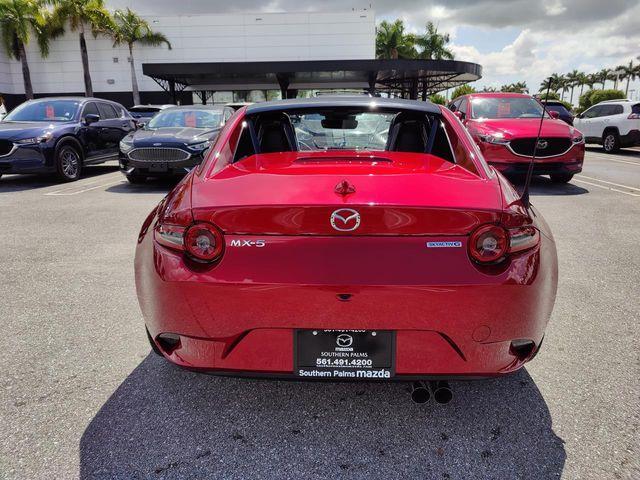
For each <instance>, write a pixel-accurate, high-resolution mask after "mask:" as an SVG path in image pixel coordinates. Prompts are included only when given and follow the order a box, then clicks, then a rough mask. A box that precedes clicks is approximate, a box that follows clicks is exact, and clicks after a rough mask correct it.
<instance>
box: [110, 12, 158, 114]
mask: <svg viewBox="0 0 640 480" xmlns="http://www.w3.org/2000/svg"><path fill="white" fill-rule="evenodd" d="M113 19H114V24H113V30H112V31H111V32H110V35H111V36H112V38H113V46H114V47H115V46H116V45H122V44H126V45H127V47H128V48H129V63H130V64H131V86H132V90H133V104H134V105H138V104H139V103H140V91H139V89H138V79H137V78H136V68H135V64H134V61H133V45H134V44H136V43H140V44H142V45H151V46H154V47H157V46H160V45H162V44H163V43H164V44H166V45H167V47H168V48H169V50H171V43H170V42H169V40H167V37H165V36H164V35H163V34H162V33H158V32H154V31H152V30H151V27H150V26H149V24H148V23H147V22H146V21H145V20H143V19H142V18H140V17H139V16H138V15H136V14H135V13H134V12H132V11H131V9H129V8H127V9H126V10H116V11H115V12H114V13H113Z"/></svg>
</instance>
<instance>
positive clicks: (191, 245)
mask: <svg viewBox="0 0 640 480" xmlns="http://www.w3.org/2000/svg"><path fill="white" fill-rule="evenodd" d="M184 248H185V251H186V252H187V254H188V255H189V256H190V257H191V258H193V259H194V260H196V261H199V262H213V261H215V260H216V259H218V258H219V257H220V255H222V250H223V249H224V236H223V235H222V232H221V231H220V230H218V228H217V227H215V226H214V225H211V224H210V223H205V222H199V223H194V224H193V225H191V226H190V227H189V228H188V229H187V231H186V232H185V235H184Z"/></svg>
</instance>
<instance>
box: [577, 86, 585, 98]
mask: <svg viewBox="0 0 640 480" xmlns="http://www.w3.org/2000/svg"><path fill="white" fill-rule="evenodd" d="M583 90H584V83H581V84H580V96H582V91H583ZM578 100H580V99H578Z"/></svg>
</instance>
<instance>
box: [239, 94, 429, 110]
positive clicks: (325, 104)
mask: <svg viewBox="0 0 640 480" xmlns="http://www.w3.org/2000/svg"><path fill="white" fill-rule="evenodd" d="M376 107H378V108H382V109H388V110H410V111H414V112H424V113H431V114H439V113H440V108H439V107H438V106H437V105H435V104H433V103H431V102H421V101H418V100H404V99H401V98H382V97H369V96H366V95H362V96H352V97H346V96H335V97H332V96H324V95H323V96H321V97H315V98H294V99H290V100H276V101H273V102H262V103H254V104H253V105H249V106H248V107H247V115H251V114H254V113H264V112H278V111H283V110H302V109H324V108H363V109H366V108H370V109H375V108H376Z"/></svg>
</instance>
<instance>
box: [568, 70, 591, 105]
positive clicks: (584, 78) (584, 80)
mask: <svg viewBox="0 0 640 480" xmlns="http://www.w3.org/2000/svg"><path fill="white" fill-rule="evenodd" d="M576 82H577V84H578V85H580V95H578V98H580V96H582V92H583V90H584V86H585V85H588V82H589V75H587V74H586V73H583V72H579V73H578V78H577V80H576ZM571 96H572V97H573V94H572V95H571ZM572 103H573V102H572Z"/></svg>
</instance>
